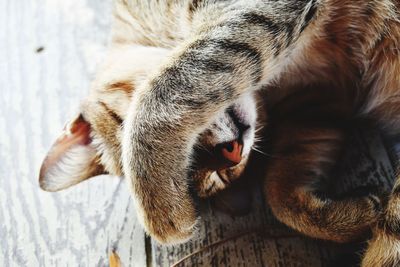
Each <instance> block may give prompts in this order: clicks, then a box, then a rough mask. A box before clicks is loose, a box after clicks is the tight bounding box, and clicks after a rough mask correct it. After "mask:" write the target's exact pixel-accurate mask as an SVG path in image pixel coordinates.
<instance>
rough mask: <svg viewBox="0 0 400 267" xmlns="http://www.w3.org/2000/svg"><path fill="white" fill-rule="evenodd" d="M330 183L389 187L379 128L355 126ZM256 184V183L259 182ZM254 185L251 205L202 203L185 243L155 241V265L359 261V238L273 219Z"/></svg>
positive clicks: (390, 171) (390, 172) (346, 188)
mask: <svg viewBox="0 0 400 267" xmlns="http://www.w3.org/2000/svg"><path fill="white" fill-rule="evenodd" d="M348 144H349V145H348V151H347V152H346V154H345V156H344V157H343V160H342V161H341V162H339V163H338V166H337V170H336V171H335V173H334V174H333V176H332V181H330V182H331V184H329V186H328V188H330V189H331V191H332V192H333V193H336V194H340V193H343V192H350V194H351V191H352V190H353V189H356V188H359V187H362V186H376V187H380V188H386V189H389V188H390V187H391V185H392V183H393V179H394V166H393V164H392V161H391V157H390V156H389V154H388V153H387V149H386V146H385V145H384V142H383V141H382V138H381V136H380V133H379V132H377V131H373V130H368V129H356V130H354V132H353V133H352V136H351V138H350V140H349V143H348ZM258 188H259V187H258ZM261 194H262V193H261V192H259V190H258V189H257V188H255V201H254V204H253V211H252V213H251V214H249V215H247V216H245V217H236V218H235V217H230V216H227V215H224V214H222V213H220V212H218V211H216V210H215V209H213V208H212V206H210V205H207V203H203V206H202V210H201V211H202V221H201V225H200V227H199V232H198V236H197V237H196V238H195V239H194V240H192V241H190V242H188V243H186V244H183V245H179V246H174V247H162V246H159V245H157V244H156V243H153V248H154V251H155V252H154V254H155V255H154V256H153V257H154V262H155V265H157V266H170V265H176V266H316V267H317V266H357V262H358V260H359V255H360V254H361V253H362V251H363V249H364V246H363V245H364V244H363V242H361V243H354V244H346V245H343V244H342V245H340V244H334V243H332V242H326V241H320V240H313V239H310V238H307V237H304V236H302V235H301V234H299V233H296V232H294V231H292V230H290V229H288V228H287V227H285V226H284V225H282V224H280V223H279V222H277V221H276V220H275V219H274V217H273V215H272V213H271V211H270V210H269V208H268V207H266V206H265V204H264V203H263V201H262V197H261Z"/></svg>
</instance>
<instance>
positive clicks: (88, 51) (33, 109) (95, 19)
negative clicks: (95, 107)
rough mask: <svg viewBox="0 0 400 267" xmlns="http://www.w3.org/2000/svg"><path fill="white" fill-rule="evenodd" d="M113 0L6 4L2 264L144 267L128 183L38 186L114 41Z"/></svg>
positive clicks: (2, 9)
mask: <svg viewBox="0 0 400 267" xmlns="http://www.w3.org/2000/svg"><path fill="white" fill-rule="evenodd" d="M110 19H111V0H107V1H97V0H68V1H64V0H46V1H45V0H35V1H18V0H17V1H14V0H2V1H0V21H1V22H0V58H1V60H0V266H107V265H108V254H109V251H110V250H112V249H116V250H117V253H118V254H119V255H120V257H121V260H122V261H123V263H124V266H144V265H145V263H146V258H145V248H144V233H143V230H142V229H141V227H139V226H138V225H137V221H136V219H135V216H136V215H135V212H134V207H133V203H132V201H131V198H130V195H129V192H128V190H127V187H126V186H125V183H124V182H123V181H121V180H120V179H119V178H117V177H103V178H102V179H101V178H98V179H94V180H91V181H88V182H85V183H82V184H81V185H78V186H76V187H74V188H72V189H70V190H67V191H65V192H61V193H46V192H43V191H41V190H40V189H39V186H38V182H37V178H38V177H37V176H38V169H39V167H40V163H41V160H42V158H43V157H44V155H45V153H46V152H47V150H48V148H49V146H50V145H51V143H52V142H53V141H54V139H55V138H56V136H57V135H58V133H59V131H60V130H61V129H62V127H63V124H64V122H65V121H66V120H67V119H68V118H69V116H70V115H71V114H72V113H74V112H75V111H76V110H77V109H78V106H79V102H80V100H81V99H82V98H83V97H84V96H85V95H86V94H87V92H88V89H89V81H90V79H91V77H92V76H93V74H94V71H95V68H96V65H97V62H99V60H100V59H101V55H102V52H103V50H104V48H105V45H106V43H107V40H108V38H109V37H108V35H109V29H110V27H109V26H110V25H109V24H110Z"/></svg>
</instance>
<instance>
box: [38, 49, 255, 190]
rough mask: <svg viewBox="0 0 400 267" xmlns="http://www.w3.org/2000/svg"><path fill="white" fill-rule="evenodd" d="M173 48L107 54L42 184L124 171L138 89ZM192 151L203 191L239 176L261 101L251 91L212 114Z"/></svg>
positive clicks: (55, 186)
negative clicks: (126, 135)
mask: <svg viewBox="0 0 400 267" xmlns="http://www.w3.org/2000/svg"><path fill="white" fill-rule="evenodd" d="M168 53H169V51H168V50H164V49H160V48H148V47H146V48H144V47H136V48H132V47H127V46H121V47H117V48H115V49H113V50H112V51H110V52H109V54H108V55H107V57H106V60H105V63H104V64H103V67H102V69H101V70H100V71H99V73H98V75H97V78H96V79H95V81H94V83H93V86H92V90H91V92H90V95H89V97H88V98H87V99H86V100H85V101H84V102H83V103H82V105H81V111H80V113H78V114H77V116H76V117H75V118H73V119H72V120H71V121H70V122H69V124H67V126H66V127H65V129H64V132H63V134H62V135H61V136H60V138H59V139H58V140H57V141H56V143H55V144H54V145H53V147H52V148H51V150H50V152H49V154H48V156H47V158H46V159H45V161H44V162H43V166H42V169H41V174H40V185H41V187H42V188H43V189H45V190H48V191H57V190H61V189H64V188H67V187H69V186H71V185H74V184H77V183H79V182H80V181H83V180H85V179H87V178H90V177H92V176H94V175H98V174H102V173H110V174H113V175H119V176H122V175H123V173H122V169H123V168H122V163H121V142H122V134H123V131H122V128H123V123H124V120H125V118H126V116H127V114H126V112H127V110H128V107H129V104H130V102H131V101H132V98H134V97H135V89H136V88H138V87H140V86H141V84H143V83H144V81H145V80H146V79H147V78H148V76H149V75H152V73H153V72H154V71H155V70H156V69H157V67H158V66H159V65H160V63H161V62H162V61H163V60H164V59H165V58H166V57H167V56H168ZM211 120H212V121H213V122H212V123H211V124H210V125H209V127H208V128H207V129H206V130H205V131H204V132H203V133H201V134H200V136H199V139H198V141H197V144H196V145H195V148H194V151H193V153H192V159H191V160H192V163H193V164H192V165H193V166H192V168H191V169H192V173H191V177H193V180H194V182H195V183H194V185H195V187H196V191H197V192H198V194H199V196H201V197H206V196H210V195H212V194H214V193H216V192H217V191H219V190H221V189H223V188H225V187H226V186H227V185H228V184H229V183H230V182H231V181H233V180H235V179H237V178H238V177H239V176H240V174H241V173H242V172H243V170H244V167H245V166H246V163H247V160H248V157H249V154H250V151H251V148H252V146H253V144H254V135H255V125H256V104H255V100H254V97H253V96H252V95H250V94H249V95H245V96H243V97H242V98H240V99H239V100H238V101H236V102H235V103H233V104H232V105H231V106H230V107H229V108H228V109H226V110H225V111H223V112H221V113H220V114H218V116H217V117H215V118H212V119H211Z"/></svg>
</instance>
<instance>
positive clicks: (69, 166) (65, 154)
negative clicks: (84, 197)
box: [39, 115, 104, 191]
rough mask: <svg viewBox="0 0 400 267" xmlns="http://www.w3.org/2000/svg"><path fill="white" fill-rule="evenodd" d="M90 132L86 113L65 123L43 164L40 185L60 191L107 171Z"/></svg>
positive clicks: (44, 188)
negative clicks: (85, 117) (101, 162)
mask: <svg viewBox="0 0 400 267" xmlns="http://www.w3.org/2000/svg"><path fill="white" fill-rule="evenodd" d="M90 131H91V127H90V124H89V123H88V122H87V121H86V120H85V119H84V118H83V117H82V115H78V116H77V117H75V118H74V119H73V120H72V121H70V122H69V123H68V124H67V125H66V126H65V128H64V131H63V132H62V134H61V136H60V137H59V138H58V139H57V140H56V142H55V143H54V144H53V146H52V147H51V148H50V151H49V152H48V154H47V156H46V158H45V159H44V161H43V163H42V167H41V169H40V174H39V184H40V187H41V188H42V189H43V190H46V191H59V190H62V189H65V188H68V187H70V186H72V185H75V184H77V183H80V182H82V181H83V180H86V179H88V178H90V177H93V176H96V175H99V174H103V173H104V168H103V166H102V165H101V164H100V163H99V158H98V156H97V154H96V150H95V148H94V147H93V145H92V144H91V142H92V140H91V138H90Z"/></svg>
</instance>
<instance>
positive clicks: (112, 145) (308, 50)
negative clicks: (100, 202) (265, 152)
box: [41, 0, 400, 266]
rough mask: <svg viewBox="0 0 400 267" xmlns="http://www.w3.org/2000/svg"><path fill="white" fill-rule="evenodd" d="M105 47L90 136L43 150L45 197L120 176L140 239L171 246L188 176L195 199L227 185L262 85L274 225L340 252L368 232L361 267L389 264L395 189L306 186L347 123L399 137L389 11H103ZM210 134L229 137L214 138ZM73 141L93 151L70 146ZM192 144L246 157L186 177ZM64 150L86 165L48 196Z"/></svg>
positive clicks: (394, 253) (277, 4)
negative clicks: (331, 191) (359, 192)
mask: <svg viewBox="0 0 400 267" xmlns="http://www.w3.org/2000/svg"><path fill="white" fill-rule="evenodd" d="M112 40H113V41H112V44H111V48H110V51H111V52H110V53H109V55H108V56H107V62H106V63H105V65H104V66H105V67H104V70H103V71H101V72H99V75H98V78H97V80H96V82H95V83H94V90H93V91H92V95H91V97H89V98H88V101H86V102H85V104H84V105H83V106H82V116H80V117H79V119H78V120H77V122H78V125H82V123H84V122H89V125H90V129H91V130H90V129H88V128H87V127H86V128H85V127H77V128H79V129H82V130H81V131H75V130H71V133H72V134H70V135H67V136H63V137H62V138H61V139H60V141H59V143H61V144H64V143H67V144H69V145H66V146H63V148H62V149H60V148H59V146H58V147H57V146H56V148H55V149H53V150H54V151H56V152H57V153H54V152H53V153H51V154H52V155H56V156H52V155H50V156H49V158H48V160H46V164H45V165H44V166H45V167H44V170H43V171H42V175H41V176H42V186H43V187H44V188H46V189H48V190H58V189H61V188H63V187H65V186H66V185H70V184H73V183H76V182H79V181H80V180H82V179H84V178H87V177H90V176H91V175H93V174H96V173H99V172H103V171H104V169H105V170H106V171H107V172H110V173H113V174H118V175H121V174H124V175H125V176H126V177H127V180H128V181H129V182H130V185H131V187H132V189H133V195H134V197H135V199H136V203H137V206H138V212H139V213H140V217H141V218H142V219H143V224H144V225H145V227H146V229H147V231H148V232H149V233H150V234H152V235H153V236H154V237H155V238H157V239H158V240H160V241H162V242H176V241H180V240H184V239H186V238H188V237H190V236H191V234H192V232H193V229H194V226H195V223H196V211H195V206H194V203H193V199H192V196H191V193H190V192H189V191H190V188H189V184H191V181H193V177H195V179H197V180H198V181H208V182H206V184H207V183H211V186H210V188H211V189H210V188H206V189H205V190H203V189H204V188H205V187H207V185H204V184H203V185H200V186H199V188H200V189H198V191H200V195H208V194H209V193H210V192H211V193H213V192H214V191H216V190H218V189H222V188H224V187H225V184H224V183H222V182H221V181H223V180H225V179H230V178H235V177H237V176H239V174H240V173H241V171H242V168H243V166H244V165H245V164H246V160H247V154H248V153H249V151H250V147H251V145H252V144H253V142H254V141H253V139H254V128H255V115H254V114H253V113H254V111H255V104H254V101H253V100H252V99H253V96H252V94H253V92H254V91H256V90H259V89H261V88H264V90H266V91H268V92H269V94H268V95H269V98H268V99H267V100H266V102H267V103H266V105H267V106H268V107H269V108H270V109H271V110H275V112H276V114H278V116H277V118H279V122H280V123H279V124H275V123H272V124H271V127H275V128H274V131H273V136H272V137H271V138H272V140H274V142H273V147H272V150H273V151H272V153H273V154H274V155H279V156H278V157H276V158H273V159H271V162H270V167H269V172H268V176H267V177H266V178H265V182H264V184H265V192H266V201H267V202H268V203H269V204H270V206H271V208H272V210H273V211H274V214H275V215H276V216H277V218H278V219H280V220H281V221H282V222H284V223H286V224H287V225H289V226H291V227H293V228H295V229H297V230H298V231H300V232H303V233H305V234H307V235H309V236H313V237H316V238H323V239H329V240H335V241H339V242H346V241H350V240H354V239H356V238H358V237H359V236H360V235H362V234H363V233H364V232H365V231H366V230H368V229H370V228H373V230H374V237H373V240H372V241H371V245H370V247H369V249H368V251H367V253H366V256H365V258H364V261H363V264H364V266H380V265H383V266H392V265H393V266H395V265H396V264H400V242H399V241H398V239H397V238H398V237H399V235H400V194H399V192H400V190H399V188H398V187H397V185H395V187H394V189H393V192H392V193H391V195H390V197H389V200H388V202H387V204H386V203H385V204H383V201H382V200H381V199H380V198H379V196H376V195H372V194H371V195H366V196H361V197H358V198H351V199H341V200H332V199H329V198H323V197H320V195H319V194H318V188H317V183H318V179H319V178H320V177H321V176H324V175H327V173H328V172H329V170H330V169H331V168H332V166H333V165H334V163H335V162H337V161H338V160H339V158H338V157H339V155H340V151H341V150H342V149H343V145H344V144H343V142H344V139H345V136H346V130H345V128H346V123H347V122H348V120H350V119H352V118H355V117H368V118H371V119H373V120H374V121H375V122H376V124H377V125H379V126H381V127H382V128H383V129H384V130H386V131H387V132H389V133H398V132H400V74H399V73H400V1H398V0H308V1H302V0H281V1H261V0H260V1H257V0H255V1H233V0H232V1H218V0H203V1H201V0H175V1H159V0H158V1H156V0H149V1H139V0H125V1H124V0H116V9H115V24H114V31H113V38H112ZM149 46H150V47H156V48H149ZM136 59H140V62H137V61H136ZM296 106H298V107H299V110H298V111H297V110H296ZM305 107H306V108H305ZM285 110H291V111H292V112H290V113H291V114H295V116H292V115H291V116H289V117H285V114H287V112H286V111H285ZM225 111H226V112H225ZM293 111H294V112H293ZM232 114H233V115H232ZM79 123H81V124H79ZM122 123H124V129H121V125H122ZM76 124H77V123H76V121H75V123H73V125H76ZM221 125H222V126H224V125H225V126H227V129H229V130H228V131H222V130H221V131H219V130H218V129H221V128H224V127H222V126H221ZM246 127H247V128H246ZM72 128H73V127H72ZM73 129H74V128H73ZM76 132H84V133H86V137H87V136H88V135H89V134H90V136H91V137H92V139H93V141H92V142H90V141H88V140H87V139H88V138H83V139H82V138H81V139H79V140H78V141H74V140H77V139H74V138H72V137H73V136H74V133H76ZM227 133H228V134H227ZM200 134H202V135H201V138H200V143H202V144H206V145H208V144H209V145H210V146H211V147H213V146H216V145H217V144H220V143H222V144H225V143H226V142H228V143H229V142H231V141H234V140H236V139H238V138H241V139H243V140H242V142H243V143H244V148H243V151H245V152H246V153H245V154H246V155H245V156H244V157H243V159H242V161H241V162H240V163H239V164H238V165H237V166H235V167H232V168H228V169H225V170H230V171H226V173H225V174H221V172H223V171H222V170H219V171H217V172H216V173H217V174H218V175H217V176H215V172H214V170H215V169H212V170H208V169H207V168H205V169H202V170H201V171H200V172H198V173H197V174H196V175H197V176H196V175H194V176H193V177H191V174H192V172H189V168H190V166H191V163H192V160H191V157H192V156H193V155H194V153H193V150H194V146H195V144H196V142H197V141H198V137H199V135H200ZM221 135H222V136H225V135H228V136H229V135H231V136H230V137H229V138H226V139H219V136H221ZM68 136H72V137H68ZM82 140H84V141H82ZM70 144H73V145H74V146H76V145H77V144H78V145H79V146H82V147H84V149H86V150H85V151H86V152H85V155H86V158H88V159H89V160H86V162H87V164H86V165H85V164H81V165H80V167H79V168H80V169H76V170H74V171H72V172H73V173H75V174H76V173H79V171H80V172H81V173H85V175H75V176H76V177H75V178H74V179H72V180H73V181H72V182H71V181H69V182H68V183H65V182H64V183H60V182H59V184H58V185H57V184H56V185H55V186H52V185H51V183H52V182H53V180H54V177H55V173H56V174H57V175H59V173H60V172H62V168H63V167H62V166H59V165H57V166H56V167H54V165H55V162H56V163H57V162H59V161H61V162H64V163H65V164H68V162H66V160H60V157H61V159H62V152H59V151H64V150H65V147H67V150H68V149H69V148H70V146H72V145H70ZM246 146H247V148H246ZM63 149H64V150H63ZM81 150H82V149H81ZM233 151H235V149H233ZM225 152H227V150H225V151H224V153H225ZM228 152H229V151H228ZM76 153H79V151H78V152H76ZM76 153H75V154H76ZM60 155H61V156H60ZM87 155H89V156H87ZM223 155H225V156H224V157H225V158H227V159H229V160H230V161H235V162H236V159H237V157H235V156H233V157H232V155H230V154H226V153H225V154H223ZM121 157H122V161H121ZM99 162H100V163H101V164H100V163H99ZM236 163H238V162H236ZM93 165H96V166H95V167H93ZM238 166H239V167H238ZM235 168H236V169H235ZM216 169H218V168H216ZM48 170H51V171H48ZM232 170H234V171H232ZM48 173H53V174H54V175H49V174H48ZM63 173H65V171H64V172H63ZM199 173H200V174H199ZM210 173H211V175H210ZM68 174H69V175H70V174H71V171H70V172H69V173H68ZM199 175H200V176H201V177H200V176H199ZM213 175H214V176H213ZM218 176H219V178H218ZM196 177H197V178H196ZM199 177H200V178H199ZM204 177H206V178H207V179H204ZM210 177H211V178H210ZM224 177H225V178H224ZM209 181H211V182H209ZM218 183H220V185H218ZM200 184H201V182H200ZM213 186H217V189H215V190H214V189H212V187H213ZM202 190H203V191H202Z"/></svg>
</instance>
